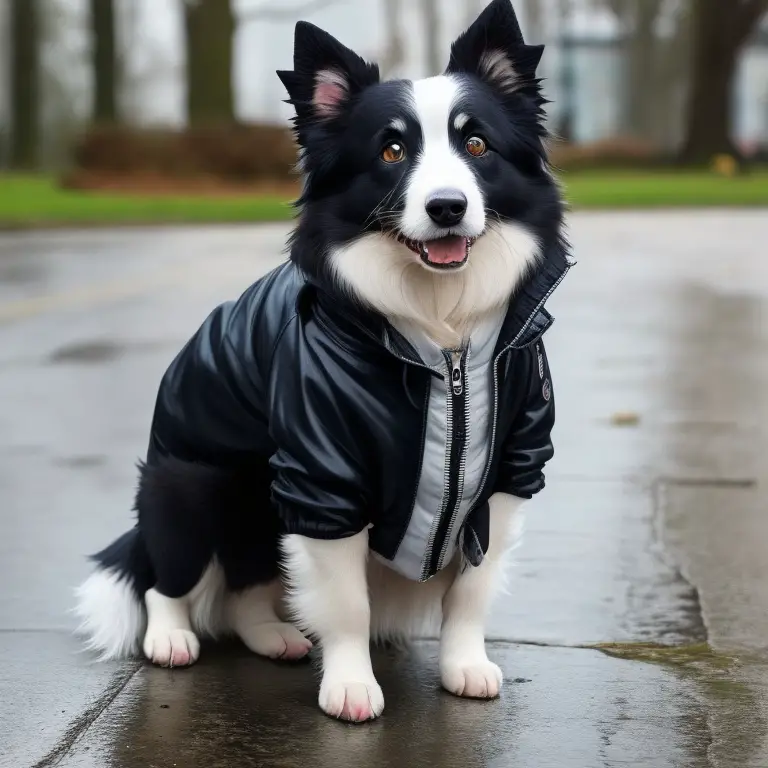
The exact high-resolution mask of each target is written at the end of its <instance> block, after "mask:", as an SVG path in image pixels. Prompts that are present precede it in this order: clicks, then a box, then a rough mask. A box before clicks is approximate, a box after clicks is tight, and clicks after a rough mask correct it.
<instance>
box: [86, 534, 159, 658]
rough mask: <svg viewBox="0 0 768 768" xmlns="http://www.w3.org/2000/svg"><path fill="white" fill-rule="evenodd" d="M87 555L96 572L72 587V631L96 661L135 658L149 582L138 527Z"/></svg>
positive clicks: (143, 623) (141, 629)
mask: <svg viewBox="0 0 768 768" xmlns="http://www.w3.org/2000/svg"><path fill="white" fill-rule="evenodd" d="M92 559H93V560H94V561H95V562H96V564H97V566H96V570H95V571H94V572H93V573H92V574H91V575H90V576H89V577H88V578H87V579H86V580H85V581H84V582H83V583H82V584H81V585H80V586H79V587H78V588H77V590H76V591H75V595H76V598H77V604H76V606H75V609H74V612H75V614H76V615H77V616H78V617H79V618H80V626H79V627H78V629H77V633H78V634H80V635H83V636H84V637H85V638H86V646H87V647H88V648H89V649H90V650H92V651H96V652H97V653H98V654H99V657H100V659H101V660H106V659H121V658H127V657H130V656H135V655H136V654H138V652H139V650H140V647H141V640H142V638H143V636H144V632H145V629H146V624H147V616H146V610H145V608H144V600H143V595H144V593H145V592H146V591H147V589H149V587H151V586H152V583H153V581H154V578H153V576H152V567H151V564H150V561H149V556H148V555H147V551H146V548H145V547H144V542H143V541H142V539H141V534H140V533H139V530H138V528H134V529H132V530H130V531H128V532H127V533H125V534H123V535H122V536H121V537H120V538H119V539H117V540H116V541H114V542H113V543H112V544H110V545H109V546H108V547H107V548H106V549H104V550H103V551H101V552H99V553H98V554H97V555H94V556H93V558H92Z"/></svg>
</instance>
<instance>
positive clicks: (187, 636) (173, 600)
mask: <svg viewBox="0 0 768 768" xmlns="http://www.w3.org/2000/svg"><path fill="white" fill-rule="evenodd" d="M144 602H145V604H146V606H147V632H146V634H145V635H144V655H145V656H146V657H147V658H148V659H150V660H151V661H152V663H153V664H159V665H160V666H161V667H185V666H188V665H190V664H194V663H195V662H196V661H197V659H198V657H199V656H200V643H199V641H198V639H197V636H196V635H195V633H194V632H193V631H192V624H191V622H190V620H189V600H188V597H186V596H185V597H166V596H165V595H163V594H161V593H160V592H158V591H157V590H156V589H155V588H154V587H153V588H151V589H149V590H147V592H146V594H145V595H144Z"/></svg>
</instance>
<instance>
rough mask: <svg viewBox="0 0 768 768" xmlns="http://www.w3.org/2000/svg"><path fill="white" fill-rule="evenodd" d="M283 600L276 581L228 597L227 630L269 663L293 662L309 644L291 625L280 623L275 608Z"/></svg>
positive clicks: (233, 593)
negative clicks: (232, 631) (272, 660)
mask: <svg viewBox="0 0 768 768" xmlns="http://www.w3.org/2000/svg"><path fill="white" fill-rule="evenodd" d="M281 597H282V588H281V585H280V582H279V581H274V582H272V583H271V584H261V585H257V586H254V587H249V588H248V589H245V590H243V591H241V592H232V593H230V594H229V595H227V619H228V623H229V626H230V627H231V628H232V629H233V630H234V631H235V632H236V633H237V635H238V637H239V638H240V639H241V640H242V641H243V642H244V643H245V644H246V645H247V646H248V648H250V649H251V650H252V651H253V652H254V653H258V654H259V655H260V656H267V657H268V658H270V659H283V660H285V661H295V660H296V659H301V658H302V657H304V656H306V655H307V654H308V653H309V651H310V649H311V648H312V643H311V642H310V641H309V640H307V638H306V637H304V635H302V634H301V632H299V630H298V629H296V627H294V626H293V624H288V623H286V622H282V621H280V619H279V618H278V616H277V612H276V607H277V605H278V604H279V602H280V599H281Z"/></svg>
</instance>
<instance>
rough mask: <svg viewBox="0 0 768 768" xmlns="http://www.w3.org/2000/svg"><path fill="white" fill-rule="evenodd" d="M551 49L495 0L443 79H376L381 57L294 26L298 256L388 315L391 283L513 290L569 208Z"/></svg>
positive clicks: (289, 83)
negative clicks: (564, 199)
mask: <svg viewBox="0 0 768 768" xmlns="http://www.w3.org/2000/svg"><path fill="white" fill-rule="evenodd" d="M542 51H543V46H529V45H526V44H525V43H524V41H523V37H522V34H521V32H520V27H519V25H518V22H517V19H516V17H515V13H514V10H513V9H512V6H511V4H510V2H509V0H493V2H492V3H491V4H490V5H489V6H488V7H487V8H486V9H485V10H484V11H483V12H482V14H481V15H480V16H479V18H478V19H477V20H476V21H475V22H474V24H472V26H471V27H470V28H469V29H468V30H467V31H466V32H465V33H464V34H462V35H461V36H460V37H459V38H458V39H457V40H456V41H455V42H454V43H453V45H452V47H451V54H450V60H449V63H448V67H447V69H446V71H445V73H444V74H443V75H441V76H439V77H431V78H428V79H425V80H418V81H408V80H394V81H389V82H380V79H379V71H378V68H377V67H376V66H375V65H373V64H369V63H367V62H365V61H364V60H363V59H362V58H360V57H359V56H358V55H357V54H355V53H354V52H353V51H351V50H349V49H348V48H346V47H345V46H343V45H342V44H341V43H339V42H338V41H337V40H335V39H334V38H333V37H331V36H330V35H329V34H327V33H326V32H323V31H322V30H320V29H318V28H317V27H315V26H313V25H311V24H308V23H306V22H299V23H298V24H297V25H296V37H295V50H294V69H293V71H289V72H279V73H278V75H279V76H280V78H281V80H282V81H283V83H284V85H285V87H286V89H287V90H288V93H289V96H290V100H289V101H290V103H291V104H293V106H294V108H295V110H296V116H295V118H294V130H295V134H296V138H297V141H298V144H299V147H300V168H301V171H302V173H303V175H304V191H303V194H302V197H301V199H300V201H299V202H300V205H301V216H300V220H299V227H298V229H297V232H296V234H295V240H294V243H295V246H296V247H295V248H294V258H295V259H296V260H297V262H298V263H299V265H300V266H301V267H302V268H303V269H304V270H305V271H307V272H308V273H309V274H311V275H313V276H315V277H329V276H333V277H335V278H336V280H337V281H338V280H340V281H341V282H342V283H343V284H345V285H346V286H347V287H348V288H350V289H352V292H353V293H355V294H356V295H357V296H358V297H362V298H364V299H366V300H367V301H369V303H373V304H374V305H377V306H379V307H380V308H382V309H384V310H385V311H386V310H387V309H391V308H392V307H393V305H394V304H395V303H396V302H397V300H396V298H395V297H394V295H393V296H389V297H388V296H387V295H386V292H387V291H388V290H389V291H391V292H394V293H396V292H398V291H401V292H402V290H403V288H404V284H405V283H407V282H408V281H416V282H421V283H424V282H425V281H430V282H432V283H435V282H436V281H449V282H456V278H457V277H458V275H461V274H463V278H461V282H462V285H463V286H464V288H466V287H467V284H468V282H469V283H471V284H473V285H475V286H476V287H477V288H478V291H479V292H480V293H482V295H483V301H484V302H485V301H486V299H487V301H488V302H489V303H491V304H492V303H493V302H494V301H496V302H498V301H501V300H502V299H504V298H505V297H507V296H508V295H509V293H510V291H511V290H512V288H513V287H514V284H515V283H516V282H517V281H518V280H519V279H520V277H521V275H522V274H523V273H524V271H525V269H527V267H528V266H529V265H530V264H531V263H532V262H533V261H534V260H535V258H536V256H537V254H538V253H539V252H540V251H541V250H542V249H543V248H545V247H546V246H547V244H548V243H550V242H552V241H553V240H555V239H556V238H557V237H558V236H559V230H560V224H561V218H562V206H561V201H560V195H559V191H558V188H557V185H556V183H555V181H554V180H553V178H552V175H551V174H550V172H549V168H548V165H547V160H546V153H545V149H544V139H545V137H546V131H545V128H544V125H543V111H542V107H543V104H544V99H543V98H542V96H541V93H540V87H539V80H538V79H537V77H536V67H537V65H538V63H539V60H540V58H541V54H542ZM451 276H453V277H451ZM481 284H482V285H481ZM481 288H482V290H480V289H481ZM393 311H394V310H393Z"/></svg>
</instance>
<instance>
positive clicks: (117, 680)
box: [31, 662, 143, 768]
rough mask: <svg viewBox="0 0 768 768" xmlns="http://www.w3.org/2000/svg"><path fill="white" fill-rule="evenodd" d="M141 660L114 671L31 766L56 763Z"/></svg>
mask: <svg viewBox="0 0 768 768" xmlns="http://www.w3.org/2000/svg"><path fill="white" fill-rule="evenodd" d="M142 666H143V665H142V664H141V662H135V663H132V664H130V665H128V666H127V667H126V668H125V669H121V670H120V671H119V672H116V673H115V675H114V676H113V677H112V680H111V681H110V682H109V685H108V686H107V688H106V689H105V690H104V692H103V693H102V694H101V696H99V697H98V698H97V699H96V701H94V702H93V704H91V706H90V707H88V708H87V709H86V710H85V711H84V712H82V713H81V714H80V715H78V716H77V717H76V718H75V719H74V720H73V721H72V722H71V723H70V724H69V726H68V727H67V730H66V731H65V732H64V735H63V736H62V737H61V738H60V739H59V741H58V743H57V744H56V745H55V746H54V747H53V749H51V750H50V752H48V754H46V755H45V756H44V757H42V758H41V759H40V760H38V761H37V762H36V763H34V764H33V765H32V766H31V768H51V767H52V766H56V765H58V764H59V763H60V762H61V761H62V760H63V759H64V757H65V756H66V755H67V753H68V752H69V750H70V749H71V748H72V746H73V745H74V744H75V742H76V741H77V740H78V739H79V738H80V737H81V736H82V735H83V734H84V733H85V732H86V731H87V730H88V729H89V728H90V727H91V726H92V725H93V723H94V722H96V720H97V719H98V718H99V716H100V715H101V714H102V712H104V710H106V709H107V707H109V705H110V704H111V703H112V702H113V701H114V700H115V699H116V698H117V697H118V696H119V695H120V694H121V693H122V692H123V690H124V689H125V687H126V686H127V685H128V683H129V682H130V681H131V680H132V679H133V677H134V675H135V674H136V673H137V672H138V671H139V670H140V669H141V668H142Z"/></svg>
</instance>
